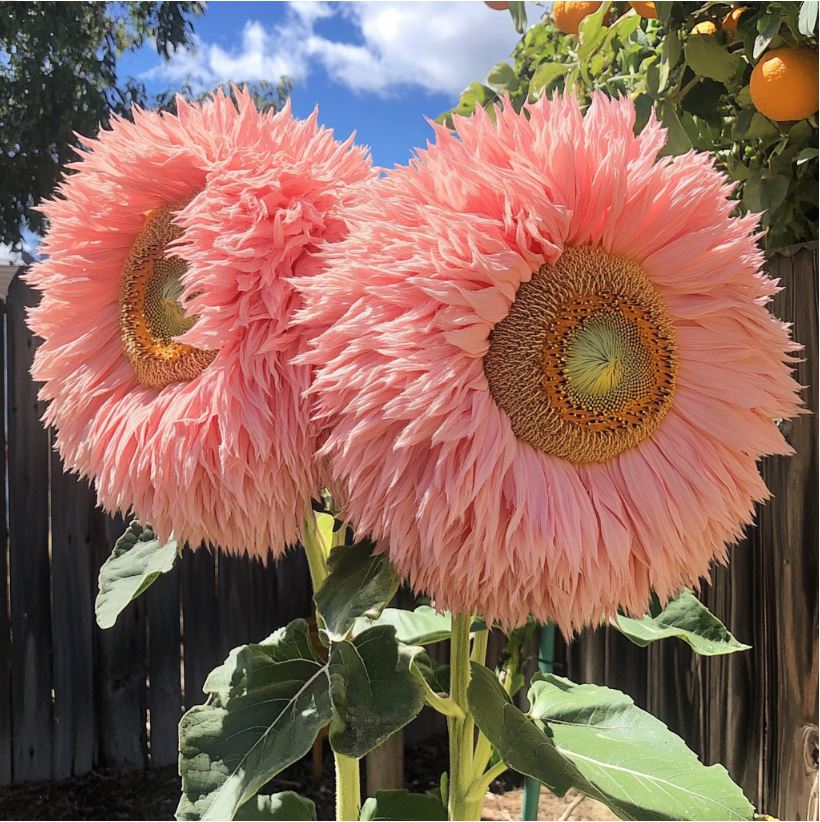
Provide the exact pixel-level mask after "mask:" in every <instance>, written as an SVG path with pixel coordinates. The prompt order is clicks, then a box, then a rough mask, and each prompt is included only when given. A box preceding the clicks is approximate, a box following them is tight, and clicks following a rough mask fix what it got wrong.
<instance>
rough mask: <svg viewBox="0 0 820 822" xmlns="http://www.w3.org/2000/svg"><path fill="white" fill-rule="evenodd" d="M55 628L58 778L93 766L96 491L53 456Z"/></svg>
mask: <svg viewBox="0 0 820 822" xmlns="http://www.w3.org/2000/svg"><path fill="white" fill-rule="evenodd" d="M51 476H52V480H53V482H52V487H51V575H52V593H51V630H52V636H53V638H54V643H53V645H54V658H53V670H54V771H53V776H54V778H55V779H64V778H65V777H68V776H73V775H74V774H81V773H86V772H87V771H89V770H91V768H92V767H93V765H94V748H95V742H96V727H95V726H96V714H95V709H94V595H95V591H96V580H95V578H94V567H93V551H92V544H91V538H92V528H93V517H94V494H93V493H92V491H91V489H90V488H89V487H88V485H87V484H86V483H85V482H81V481H79V480H78V479H77V478H76V477H74V476H68V475H65V474H63V472H62V464H61V462H60V459H59V457H58V456H57V454H56V453H53V454H52V459H51Z"/></svg>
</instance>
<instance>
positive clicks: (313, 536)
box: [302, 510, 327, 593]
mask: <svg viewBox="0 0 820 822" xmlns="http://www.w3.org/2000/svg"><path fill="white" fill-rule="evenodd" d="M302 545H303V546H304V548H305V555H306V556H307V561H308V569H309V570H310V581H311V582H312V583H313V592H314V593H316V591H318V590H319V588H321V587H322V583H323V582H324V581H325V579H326V578H327V555H326V553H325V546H324V545H323V544H322V539H321V537H320V536H319V529H318V528H317V527H316V517H314V516H313V511H312V510H308V512H307V514H305V519H304V527H303V528H302Z"/></svg>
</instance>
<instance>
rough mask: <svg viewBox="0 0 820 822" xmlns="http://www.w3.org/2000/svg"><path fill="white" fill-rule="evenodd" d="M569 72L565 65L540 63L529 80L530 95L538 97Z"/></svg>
mask: <svg viewBox="0 0 820 822" xmlns="http://www.w3.org/2000/svg"><path fill="white" fill-rule="evenodd" d="M567 71H569V66H568V65H566V64H565V63H553V62H549V63H541V65H540V66H538V68H537V69H536V70H535V73H534V74H533V75H532V79H531V80H530V94H531V95H532V96H533V97H540V96H541V95H542V94H543V93H544V91H549V87H550V85H551V84H552V83H553V82H555V80H557V79H558V78H559V77H562V76H563V75H564V74H566V73H567Z"/></svg>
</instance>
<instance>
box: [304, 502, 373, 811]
mask: <svg viewBox="0 0 820 822" xmlns="http://www.w3.org/2000/svg"><path fill="white" fill-rule="evenodd" d="M302 544H303V545H304V548H305V554H306V555H307V561H308V568H309V569H310V581H311V583H312V584H313V591H314V592H316V591H318V590H319V588H321V586H322V583H323V582H324V581H325V579H327V551H326V548H325V545H324V543H323V542H322V539H321V537H320V536H319V529H318V528H317V527H316V518H315V517H314V516H313V511H308V512H307V514H306V515H305V520H304V528H302ZM316 619H317V622H318V621H319V615H318V614H317V615H316ZM320 627H321V626H320ZM333 759H334V761H335V763H336V819H354V820H355V819H358V818H359V810H360V806H361V796H362V792H361V787H360V785H359V760H358V759H353V758H351V757H349V756H343V755H342V754H339V753H336V751H334V752H333Z"/></svg>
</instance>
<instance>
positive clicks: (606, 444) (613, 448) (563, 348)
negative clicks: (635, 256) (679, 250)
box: [484, 247, 677, 463]
mask: <svg viewBox="0 0 820 822" xmlns="http://www.w3.org/2000/svg"><path fill="white" fill-rule="evenodd" d="M484 371H485V374H486V376H487V381H488V383H489V387H490V393H491V394H492V396H493V398H494V399H495V401H496V403H497V404H498V405H499V407H501V408H502V409H503V410H504V411H505V412H506V413H507V415H508V417H509V419H510V423H511V426H512V429H513V432H514V433H515V435H516V436H517V437H518V438H519V439H522V440H524V441H525V442H527V443H529V444H530V445H532V446H533V447H534V448H537V449H539V450H541V451H544V452H546V453H548V454H552V455H554V456H556V457H560V458H561V459H566V460H568V461H570V462H574V463H587V462H605V461H606V460H609V459H612V458H613V457H615V456H617V455H618V454H620V453H621V452H623V451H625V450H627V449H628V448H632V447H634V446H635V445H637V444H638V443H639V442H641V441H642V440H643V439H645V438H646V437H647V436H649V435H650V434H651V433H652V431H654V430H655V428H656V427H657V426H658V425H659V424H660V422H661V420H662V419H663V417H664V416H665V415H666V412H667V411H668V409H669V406H670V405H671V401H672V397H673V394H674V390H675V384H676V379H677V356H676V344H675V334H674V328H673V325H672V321H671V319H670V318H669V315H668V313H667V311H666V307H665V305H664V304H663V301H662V299H661V297H660V295H659V294H658V293H657V291H656V290H655V289H654V288H653V286H652V285H651V283H650V282H649V280H648V279H647V277H646V275H645V274H644V273H643V271H642V270H641V268H640V266H639V265H638V264H637V263H635V262H632V261H630V260H626V259H624V258H622V257H617V256H615V255H613V254H609V253H607V252H605V251H603V250H602V249H599V248H590V247H582V248H567V249H565V250H564V253H563V254H562V255H561V258H560V259H559V260H558V262H557V263H556V264H555V265H544V266H542V267H541V268H540V269H539V270H538V271H537V272H535V274H533V277H532V279H531V280H530V282H528V283H524V284H522V285H521V287H520V288H519V289H518V293H517V294H516V298H515V300H514V302H513V304H512V307H511V308H510V313H509V314H508V315H507V316H506V317H505V318H504V319H503V320H502V321H501V322H500V323H498V325H496V327H495V329H494V330H493V333H492V335H491V338H490V350H489V351H488V352H487V355H486V356H485V358H484Z"/></svg>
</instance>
